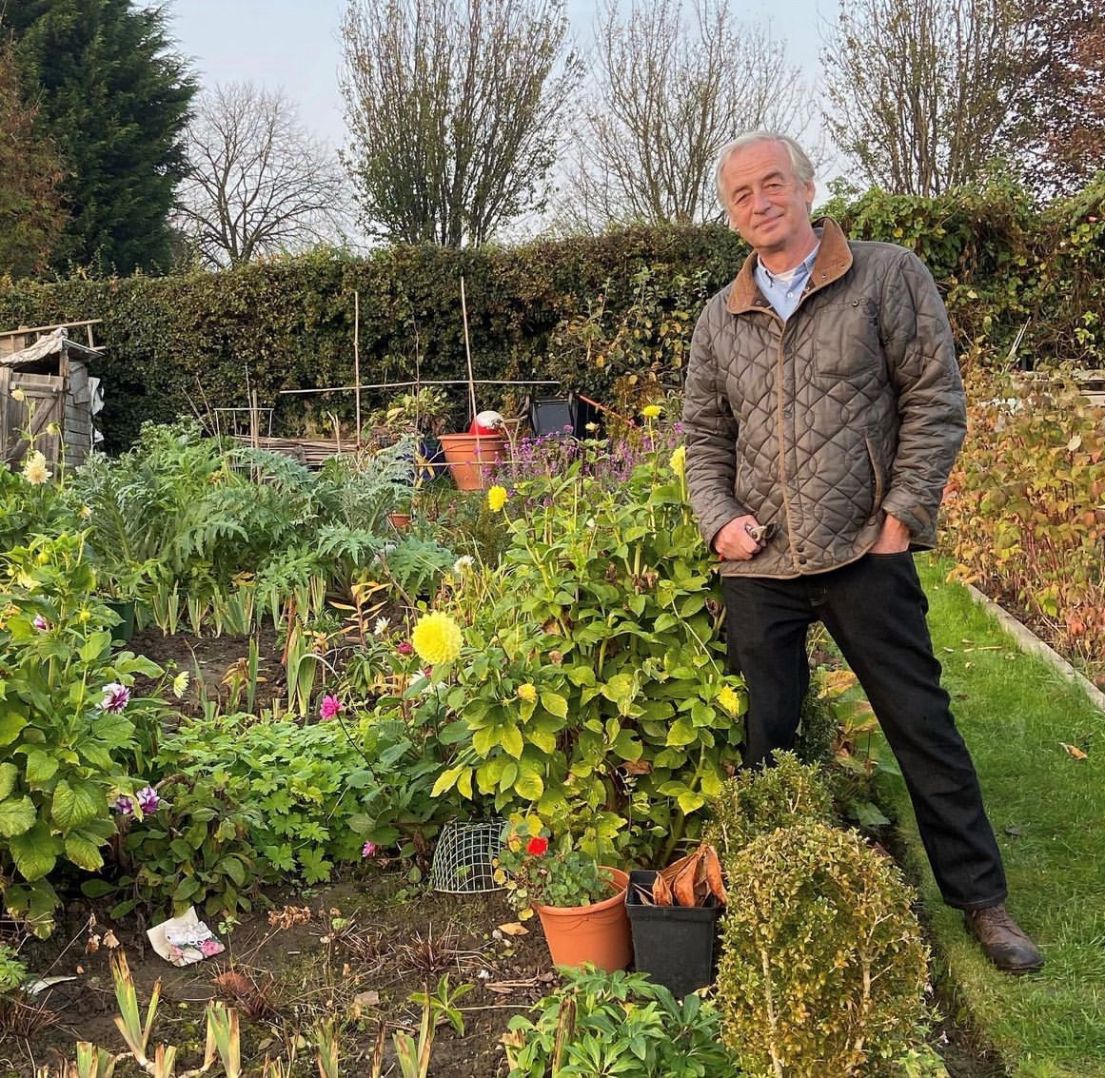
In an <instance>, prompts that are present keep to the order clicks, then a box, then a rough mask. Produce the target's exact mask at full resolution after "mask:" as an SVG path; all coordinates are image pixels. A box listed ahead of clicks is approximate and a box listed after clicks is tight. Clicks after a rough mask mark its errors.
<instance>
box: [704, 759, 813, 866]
mask: <svg viewBox="0 0 1105 1078" xmlns="http://www.w3.org/2000/svg"><path fill="white" fill-rule="evenodd" d="M708 809H709V813H710V822H709V823H708V824H707V825H706V831H705V834H704V836H703V837H704V838H705V840H706V841H707V842H710V843H712V844H713V845H714V847H715V848H716V849H717V851H718V853H719V854H720V855H721V856H722V859H723V860H726V861H727V860H728V859H729V858H730V857H731V856H732V855H734V854H736V853H738V852H739V851H740V850H743V849H744V847H745V846H747V845H748V844H749V843H750V842H751V841H752V840H753V839H756V838H759V837H760V836H761V835H766V834H768V833H769V832H771V831H774V830H775V829H776V828H778V827H792V826H794V825H795V824H800V823H826V824H827V823H829V822H831V820H832V814H833V803H832V796H831V794H830V792H829V788H828V786H827V785H826V782H825V778H824V773H823V772H822V770H821V768H820V767H819V766H818V765H817V764H803V763H801V762H800V761H799V760H798V757H797V756H795V755H794V753H792V752H776V753H775V754H774V766H772V767H767V768H757V769H742V770H740V771H738V772H737V773H736V774H735V775H734V776H733V777H732V778H731V779H728V780H727V781H726V782H725V784H724V785H723V786H722V788H721V793H720V794H719V795H718V796H717V797H715V798H713V799H712V800H711V801H710V803H709V806H708Z"/></svg>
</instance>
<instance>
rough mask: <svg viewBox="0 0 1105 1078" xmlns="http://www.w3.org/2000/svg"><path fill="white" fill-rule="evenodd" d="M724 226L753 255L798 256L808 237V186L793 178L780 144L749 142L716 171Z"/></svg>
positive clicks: (811, 192) (810, 194)
mask: <svg viewBox="0 0 1105 1078" xmlns="http://www.w3.org/2000/svg"><path fill="white" fill-rule="evenodd" d="M721 180H722V186H723V190H724V192H725V205H726V210H727V212H728V214H729V226H730V227H731V228H733V229H735V230H736V231H737V232H739V233H740V234H741V236H742V238H743V239H744V240H745V242H747V243H748V244H749V245H750V246H752V247H753V248H754V249H755V251H756V253H757V254H759V255H772V254H774V255H784V254H787V253H799V254H800V253H801V251H802V250H803V249H804V248H805V247H808V246H809V243H810V239H811V236H812V227H811V225H810V213H809V207H810V205H811V204H812V202H813V196H814V185H813V184H812V183H801V182H800V181H799V180H798V178H797V177H796V176H795V175H794V167H793V165H791V163H790V154H789V153H787V148H786V146H784V145H783V144H782V143H781V142H766V141H765V142H753V143H752V144H751V145H749V146H745V147H743V148H742V149H739V150H737V151H736V152H735V153H732V154H730V155H729V159H728V160H727V161H726V162H725V167H724V168H723V169H722V170H721Z"/></svg>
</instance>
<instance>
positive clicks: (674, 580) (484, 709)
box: [435, 454, 744, 857]
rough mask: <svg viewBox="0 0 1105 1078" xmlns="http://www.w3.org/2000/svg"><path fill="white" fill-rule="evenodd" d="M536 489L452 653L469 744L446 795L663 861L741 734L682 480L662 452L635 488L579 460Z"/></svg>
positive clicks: (725, 768) (601, 847) (455, 691)
mask: <svg viewBox="0 0 1105 1078" xmlns="http://www.w3.org/2000/svg"><path fill="white" fill-rule="evenodd" d="M522 494H523V496H524V497H525V499H526V500H525V502H524V505H523V506H522V507H521V508H519V509H518V510H517V512H518V513H519V515H518V517H517V519H515V520H513V521H512V522H511V523H510V525H509V527H510V531H511V538H510V546H509V547H508V549H507V551H506V553H505V555H504V558H503V568H502V570H501V571H500V573H499V574H498V575H497V576H496V577H494V578H493V579H492V580H490V581H488V582H487V585H486V586H487V591H486V593H485V594H484V595H483V596H482V597H481V601H480V602H478V603H476V604H474V608H473V609H472V611H471V616H473V617H474V619H475V620H474V623H473V625H472V626H471V628H470V629H469V631H468V634H467V642H468V646H469V650H468V651H467V652H466V656H465V658H464V660H462V661H460V662H458V663H457V664H455V667H456V670H455V674H456V685H455V687H453V688H452V689H451V691H450V692H449V694H448V696H447V704H448V706H449V708H450V710H451V711H452V712H453V713H454V714H455V716H456V718H455V722H454V723H452V724H450V725H449V726H447V727H446V728H445V730H443V731H442V737H443V739H446V740H448V741H449V742H451V743H456V744H457V745H458V751H457V754H456V757H455V759H454V761H453V765H452V766H451V767H450V768H448V769H447V770H446V771H445V772H443V774H442V776H441V778H440V779H439V781H438V784H437V786H436V787H435V791H436V792H438V793H440V792H444V791H445V790H448V789H452V788H453V787H456V788H457V789H459V790H460V791H461V793H462V794H463V795H464V796H465V797H474V796H477V795H478V796H481V797H484V798H487V799H490V800H491V801H492V802H493V804H494V806H495V808H496V810H498V811H520V812H524V813H525V812H529V813H532V814H536V815H537V816H539V817H540V818H541V819H542V820H543V821H545V822H546V824H547V825H548V827H549V828H550V831H551V833H552V834H553V835H555V836H559V835H562V834H565V833H570V834H573V835H575V836H576V837H577V838H578V839H579V840H580V841H581V843H582V845H583V848H584V849H585V850H587V851H588V852H590V853H593V854H602V853H604V852H606V851H609V850H610V849H611V848H612V847H613V848H616V849H617V850H618V851H619V852H620V853H621V854H623V855H626V856H634V857H635V856H646V855H647V856H651V855H657V854H658V855H660V856H661V857H663V856H666V853H667V852H670V850H671V848H673V847H674V844H675V843H676V842H678V841H679V839H680V838H682V837H684V836H686V837H691V836H692V835H693V834H694V833H695V832H696V831H697V829H698V828H699V826H700V821H701V816H702V814H701V810H702V808H703V806H704V805H705V804H706V802H707V800H708V799H709V798H711V797H714V796H716V795H717V794H718V793H719V792H720V790H721V787H722V783H723V781H724V780H725V778H726V777H727V775H728V774H729V773H730V771H731V770H732V769H733V768H735V767H736V766H738V764H739V760H740V753H739V746H740V743H741V740H742V737H743V724H742V723H741V722H740V718H739V716H740V714H741V712H742V710H743V706H744V701H743V696H742V695H741V692H740V682H739V680H738V679H735V678H732V677H731V676H729V675H727V674H726V673H725V671H724V668H723V664H722V661H721V658H720V655H719V645H718V644H717V643H716V637H717V628H718V621H719V618H720V616H721V609H722V607H721V604H720V602H719V601H718V595H717V593H716V589H717V587H718V584H717V580H716V577H715V576H714V575H713V574H712V573H711V571H710V568H709V559H708V556H707V553H706V549H705V546H704V545H703V544H702V541H701V539H700V537H699V535H698V531H697V529H696V527H695V525H694V523H693V522H692V520H691V516H690V511H689V509H688V507H687V505H686V503H685V500H684V491H683V481H682V476H681V475H680V474H679V473H678V472H676V471H675V470H673V469H672V467H671V466H670V465H669V464H668V462H667V460H666V459H664V455H663V454H654V455H653V457H652V458H651V459H650V460H648V461H647V462H646V463H644V464H642V465H641V466H639V467H638V468H637V469H635V470H634V471H633V473H632V475H631V476H630V477H629V478H628V480H627V481H626V482H624V483H622V484H618V485H610V486H607V485H605V484H604V483H603V482H602V481H601V480H599V479H597V478H594V477H589V476H586V475H583V474H582V473H581V471H580V468H579V466H578V465H576V466H573V468H572V469H571V470H570V471H569V473H568V474H567V475H565V476H562V477H558V478H556V479H554V480H550V481H543V482H538V481H534V483H532V484H530V485H523V487H522ZM458 602H459V604H460V608H466V607H465V602H464V596H463V592H462V594H461V596H460V598H459V599H458ZM436 676H437V672H436V671H435V677H436Z"/></svg>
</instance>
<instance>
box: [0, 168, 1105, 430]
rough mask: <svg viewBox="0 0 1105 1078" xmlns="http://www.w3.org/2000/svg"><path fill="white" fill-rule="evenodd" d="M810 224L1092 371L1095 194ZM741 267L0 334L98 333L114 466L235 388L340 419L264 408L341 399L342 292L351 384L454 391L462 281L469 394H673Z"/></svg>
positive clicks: (263, 297) (121, 317)
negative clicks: (883, 244)
mask: <svg viewBox="0 0 1105 1078" xmlns="http://www.w3.org/2000/svg"><path fill="white" fill-rule="evenodd" d="M827 209H829V210H830V211H831V212H832V213H833V214H834V215H835V216H837V217H838V218H839V219H840V220H841V221H842V223H843V224H844V225H845V227H846V228H847V229H848V230H849V232H850V234H851V235H852V236H853V238H856V239H881V240H889V241H891V242H896V243H902V244H905V245H907V246H910V247H912V248H913V249H914V250H916V251H917V253H918V254H919V255H920V256H921V257H922V258H923V259H924V260H925V261H926V262H927V263H928V264H929V266H930V267H931V268H932V270H933V272H934V274H935V276H936V277H937V279H938V281H939V282H940V284H941V286H942V288H943V290H944V291H945V294H946V296H947V298H948V304H949V309H950V311H951V314H952V320H953V324H954V325H955V327H956V329H957V332H958V333H959V335H960V338H961V340H962V341H963V342H964V344H967V343H969V342H971V341H975V340H978V339H979V338H981V337H987V338H989V339H991V340H992V341H995V342H998V343H999V344H1000V343H1003V342H1007V341H1008V340H1010V339H1012V337H1013V336H1014V335H1015V333H1016V332H1017V330H1018V329H1019V328H1020V326H1021V325H1022V324H1023V323H1024V322H1025V320H1027V319H1029V318H1030V317H1031V320H1032V321H1031V324H1030V328H1029V333H1028V334H1027V335H1026V338H1025V340H1024V342H1023V343H1022V351H1021V355H1022V356H1025V357H1027V358H1030V359H1031V358H1039V357H1047V356H1056V357H1058V358H1062V359H1067V360H1071V361H1074V362H1077V363H1079V364H1082V365H1097V364H1099V363H1100V362H1101V359H1102V354H1103V349H1105V343H1103V342H1105V338H1103V337H1102V335H1101V329H1100V326H1101V319H1102V316H1103V315H1105V284H1103V281H1105V224H1103V221H1105V177H1103V178H1102V179H1101V180H1099V181H1098V182H1097V184H1096V185H1094V186H1091V187H1089V188H1087V189H1086V190H1085V191H1084V192H1082V193H1081V194H1079V195H1078V196H1075V197H1074V198H1071V199H1068V200H1065V201H1063V202H1060V203H1055V204H1053V205H1052V206H1050V207H1049V208H1047V209H1046V210H1043V211H1040V210H1037V209H1035V208H1034V207H1033V206H1032V204H1031V203H1030V202H1029V200H1028V198H1027V196H1025V195H1024V194H1023V193H1022V192H1020V191H1018V190H1016V189H1015V188H1012V187H1009V186H1001V185H995V186H993V187H991V188H988V189H987V190H985V191H982V192H957V193H954V194H950V195H947V196H944V197H941V198H939V199H920V198H914V197H906V196H887V195H885V194H882V193H879V192H869V193H868V194H866V195H863V196H862V197H860V198H858V199H855V200H852V201H850V202H849V201H845V200H843V199H834V200H833V202H831V203H830V204H829V206H828V207H827ZM744 254H745V248H744V247H743V245H742V244H741V242H740V240H739V239H738V237H736V236H735V234H733V233H732V232H730V231H728V230H727V229H725V228H724V227H722V226H721V225H708V226H703V227H700V228H676V227H666V226H665V227H634V228H628V229H622V230H617V231H611V232H608V233H606V234H604V235H601V236H598V237H577V238H571V239H563V240H539V241H536V242H533V243H529V244H526V245H522V246H517V247H509V248H504V247H497V246H492V245H488V246H484V247H480V248H473V249H465V250H459V251H458V250H452V249H445V248H438V247H432V246H420V247H408V246H396V247H389V248H384V249H381V250H379V251H376V252H373V253H372V254H371V255H369V256H368V257H366V258H354V257H352V256H350V255H348V254H346V253H342V252H338V251H334V250H330V249H320V250H317V251H314V252H312V253H310V254H307V255H303V256H299V257H295V258H290V257H289V258H280V259H276V260H273V261H270V262H266V263H261V264H254V265H249V266H243V267H240V268H238V269H234V270H227V271H223V272H220V273H192V274H187V275H182V276H171V277H161V278H151V277H143V276H135V277H129V278H125V279H117V278H112V279H104V280H96V279H90V278H87V277H74V278H71V279H69V280H65V281H61V282H57V283H53V284H42V283H33V282H19V283H18V284H13V283H11V282H10V281H4V282H0V327H3V328H14V327H16V326H19V325H36V324H44V323H53V322H60V321H64V320H66V319H69V320H74V321H76V320H79V319H84V318H102V319H103V322H104V324H103V326H102V327H101V340H102V343H103V344H105V345H106V346H107V347H108V349H109V351H108V354H107V356H106V358H105V359H104V360H103V361H102V362H101V363H100V364H99V365H98V368H99V369H98V370H96V371H95V373H97V374H98V375H100V376H101V377H102V378H104V380H105V385H106V390H107V392H106V401H107V404H106V410H105V414H104V416H103V426H104V430H105V434H106V436H107V447H108V448H109V449H119V448H123V447H124V446H126V445H129V444H130V442H131V441H133V439H134V438H135V436H136V435H137V432H138V428H139V426H140V424H141V422H142V421H143V420H145V419H152V420H158V421H164V420H171V419H174V418H176V417H177V416H179V415H180V414H182V413H183V414H189V413H191V412H192V411H193V409H198V410H201V411H202V410H204V409H205V408H208V407H235V406H238V407H241V406H244V405H246V404H247V401H248V396H247V386H248V388H249V389H252V390H255V391H256V392H257V396H258V400H259V402H260V403H261V404H262V405H269V404H276V403H277V402H278V401H279V407H278V412H277V417H278V420H277V421H278V428H279V429H281V430H284V431H289V432H290V431H299V430H305V429H310V427H311V426H312V425H314V426H315V427H316V428H323V427H324V426H325V424H326V423H327V422H328V421H327V418H326V417H327V414H328V413H329V412H331V411H334V412H337V413H338V414H339V415H342V416H348V415H349V414H350V411H351V407H352V402H351V400H350V395H349V394H343V395H332V396H326V397H308V396H294V397H283V398H279V397H278V396H277V393H278V391H279V390H282V389H296V388H309V387H321V386H331V385H348V384H350V383H351V382H352V381H353V347H352V342H353V322H354V319H353V310H354V298H353V297H354V291H356V292H358V293H359V295H360V306H361V332H360V351H361V372H362V381H364V382H384V381H390V382H395V381H402V380H408V379H413V378H414V376H415V370H416V363H417V366H418V368H419V371H420V374H421V377H422V378H423V379H443V378H458V377H463V372H464V370H465V361H464V337H463V328H462V322H461V313H460V292H459V288H460V278H461V277H462V276H463V277H464V279H465V285H466V293H467V300H468V313H469V324H470V330H471V345H472V357H473V363H474V368H475V372H476V376H477V377H478V378H487V379H490V378H540V377H554V378H559V379H561V380H562V382H563V383H564V384H565V387H566V388H573V387H574V388H583V389H589V390H591V392H592V393H594V394H598V395H600V396H603V395H605V396H607V398H609V397H610V395H611V394H612V393H614V392H615V390H616V389H618V388H619V380H629V379H632V376H633V375H634V374H637V375H639V376H640V375H645V376H647V375H648V374H651V375H652V376H654V379H658V380H659V381H661V382H663V383H666V384H669V385H671V386H677V385H678V384H679V382H680V381H681V378H682V372H681V370H680V366H679V365H680V362H681V357H682V354H683V350H684V348H685V346H686V342H687V340H688V338H689V334H690V331H691V329H692V328H693V325H694V317H695V315H696V314H697V309H698V307H699V306H700V305H701V302H702V300H703V299H704V298H705V297H706V296H707V295H709V294H710V293H711V292H712V291H714V290H716V289H717V288H720V287H721V286H722V285H723V284H724V283H725V282H726V281H727V280H729V279H730V278H731V277H732V276H733V274H734V273H735V271H736V269H737V267H738V266H739V264H740V261H741V259H742V258H743V256H744ZM608 351H610V352H611V354H616V357H617V362H607V353H608ZM600 357H601V362H600ZM622 386H623V387H624V382H623V383H622ZM489 396H490V395H489ZM459 399H460V398H459V395H458V400H459ZM488 403H492V402H491V401H490V400H489V401H488Z"/></svg>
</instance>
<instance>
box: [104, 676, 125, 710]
mask: <svg viewBox="0 0 1105 1078" xmlns="http://www.w3.org/2000/svg"><path fill="white" fill-rule="evenodd" d="M101 691H102V692H103V694H104V698H103V699H102V700H101V701H100V707H101V708H102V709H103V710H104V711H114V712H119V711H122V710H123V709H124V708H125V707H126V706H127V704H129V703H130V689H128V688H127V687H126V686H125V685H120V684H119V682H117V681H112V682H109V683H108V684H107V685H105V686H104V687H103V689H102V690H101Z"/></svg>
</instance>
